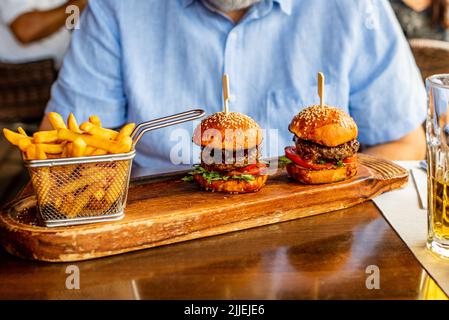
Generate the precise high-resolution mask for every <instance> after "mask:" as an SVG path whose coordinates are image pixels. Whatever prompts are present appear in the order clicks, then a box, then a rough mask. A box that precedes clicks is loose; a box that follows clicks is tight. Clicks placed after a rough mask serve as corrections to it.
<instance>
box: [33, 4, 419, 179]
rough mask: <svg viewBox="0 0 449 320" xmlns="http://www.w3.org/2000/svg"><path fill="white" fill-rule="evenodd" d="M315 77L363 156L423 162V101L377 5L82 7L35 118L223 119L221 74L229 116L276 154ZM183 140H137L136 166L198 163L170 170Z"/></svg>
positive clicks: (409, 58) (174, 136) (114, 121)
mask: <svg viewBox="0 0 449 320" xmlns="http://www.w3.org/2000/svg"><path fill="white" fill-rule="evenodd" d="M318 71H322V72H323V73H324V74H325V75H326V103H327V104H329V105H334V106H338V107H340V108H341V109H342V110H344V111H346V112H348V113H350V114H351V116H352V117H353V118H354V119H355V121H356V123H357V125H358V128H359V141H360V142H361V143H362V144H363V146H364V149H363V151H364V152H366V153H371V154H375V155H378V156H381V157H385V158H389V159H396V160H399V159H422V158H424V155H425V149H426V148H425V135H424V130H423V128H422V123H423V122H424V120H425V118H426V92H425V88H424V86H423V83H422V80H421V76H420V74H419V70H418V68H417V66H416V63H415V61H414V58H413V55H412V53H411V51H410V47H409V45H408V43H407V41H406V39H405V37H404V35H403V33H402V30H401V28H400V26H399V23H398V22H397V20H396V18H395V15H394V12H393V10H392V8H391V6H390V4H389V2H388V1H387V0H371V1H365V0H363V1H359V0H332V1H331V0H313V1H296V0H170V1H167V0H153V1H143V0H127V1H123V0H108V1H101V0H89V5H88V7H87V9H86V11H85V13H84V14H83V16H82V17H81V21H80V29H79V30H75V31H74V32H73V39H72V43H71V46H70V50H69V52H68V54H67V55H66V57H65V60H64V66H63V68H62V71H61V73H60V74H59V79H58V81H57V82H56V83H55V85H54V86H53V89H52V98H51V100H50V102H49V104H48V106H47V109H46V112H51V111H54V112H58V113H60V114H62V115H63V117H67V116H68V115H69V113H70V112H73V113H74V114H75V115H76V117H77V118H79V119H80V121H85V119H88V118H89V115H91V114H92V113H94V114H96V115H98V116H99V117H100V118H101V119H102V120H103V124H104V126H105V127H110V128H117V127H120V126H122V125H123V124H124V123H125V122H135V123H141V122H144V121H148V120H150V119H154V118H158V117H161V116H166V115H170V114H174V113H178V112H180V111H184V110H187V109H192V108H198V107H199V108H204V109H205V110H206V111H207V113H208V114H211V113H214V112H217V111H221V110H223V109H222V101H223V100H222V94H221V92H222V90H221V77H222V75H223V74H225V73H226V74H228V75H229V77H230V82H231V88H230V91H231V101H230V104H229V106H230V109H231V111H238V112H241V113H244V114H248V115H249V116H251V117H252V118H253V119H254V120H256V121H257V122H258V123H259V124H260V126H261V127H262V128H264V129H267V130H268V129H275V130H277V131H276V132H277V137H278V140H277V142H278V143H273V144H275V145H276V147H277V148H278V149H277V150H276V152H277V154H283V148H284V147H285V146H287V145H291V144H292V142H291V139H292V135H291V133H290V132H289V131H288V129H287V127H288V124H289V123H290V121H291V119H292V118H293V116H294V115H295V114H297V113H298V112H299V111H300V110H301V109H302V108H304V107H306V106H308V105H312V104H316V103H317V102H318V101H319V100H318V97H317V80H316V76H317V72H318ZM41 128H42V129H48V128H50V124H49V123H48V121H46V120H44V121H43V123H42V125H41ZM192 131H193V128H192V124H183V125H180V126H177V127H176V128H165V129H161V130H158V131H153V132H151V134H147V135H146V136H145V137H144V138H143V139H142V140H141V141H140V142H139V144H138V145H137V146H136V149H137V156H136V160H135V163H136V164H137V165H138V166H140V167H144V168H152V169H153V170H154V172H159V171H165V170H171V169H175V168H173V167H176V166H178V165H179V164H187V163H192V162H197V159H198V154H195V152H197V151H198V150H197V151H195V150H193V151H192V152H190V153H188V154H187V153H186V154H187V155H186V156H185V158H187V157H189V158H190V159H189V161H190V162H184V158H182V159H181V160H182V161H181V162H175V161H173V159H175V160H177V161H178V160H179V157H178V153H179V152H178V151H179V150H190V148H191V145H192V142H191V137H190V135H191V133H192ZM266 140H268V139H266ZM270 144H271V142H270ZM180 145H182V148H179V146H180ZM266 149H268V148H266ZM270 149H271V145H270ZM271 150H272V149H271ZM271 150H270V151H271ZM197 153H198V152H197ZM272 156H274V154H272ZM169 166H171V167H172V168H169Z"/></svg>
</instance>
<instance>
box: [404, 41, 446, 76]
mask: <svg viewBox="0 0 449 320" xmlns="http://www.w3.org/2000/svg"><path fill="white" fill-rule="evenodd" d="M410 46H411V48H412V51H413V55H414V56H415V60H416V64H417V65H418V67H419V69H420V71H421V75H422V77H423V79H426V78H427V77H429V76H431V75H433V74H439V73H449V42H445V41H439V40H431V39H411V40H410Z"/></svg>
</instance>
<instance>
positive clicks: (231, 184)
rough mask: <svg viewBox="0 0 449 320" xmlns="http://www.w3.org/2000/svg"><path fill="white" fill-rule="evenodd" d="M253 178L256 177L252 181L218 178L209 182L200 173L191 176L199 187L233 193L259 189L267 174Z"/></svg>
mask: <svg viewBox="0 0 449 320" xmlns="http://www.w3.org/2000/svg"><path fill="white" fill-rule="evenodd" d="M255 178H256V179H255V180H253V181H246V180H236V179H229V180H228V181H224V180H219V181H212V182H211V183H209V182H208V181H207V180H206V179H204V178H203V177H202V176H201V175H200V174H195V175H194V176H193V180H195V181H196V182H197V183H198V184H199V185H200V186H201V188H203V189H205V190H207V191H212V192H214V191H217V192H226V193H233V194H237V193H250V192H257V191H259V190H260V189H261V188H262V187H263V186H264V185H265V183H266V182H267V179H268V176H266V175H260V176H255Z"/></svg>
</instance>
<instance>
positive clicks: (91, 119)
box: [89, 116, 102, 128]
mask: <svg viewBox="0 0 449 320" xmlns="http://www.w3.org/2000/svg"><path fill="white" fill-rule="evenodd" d="M89 122H90V123H92V124H94V125H96V126H97V127H99V128H101V127H102V125H101V121H100V118H99V117H98V116H90V117H89Z"/></svg>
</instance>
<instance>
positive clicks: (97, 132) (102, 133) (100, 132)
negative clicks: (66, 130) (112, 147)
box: [80, 122, 119, 140]
mask: <svg viewBox="0 0 449 320" xmlns="http://www.w3.org/2000/svg"><path fill="white" fill-rule="evenodd" d="M80 128H81V130H84V131H86V132H87V133H89V134H91V135H93V136H97V137H100V138H103V139H106V140H115V139H116V138H117V136H118V135H119V133H118V132H117V131H114V130H111V129H105V128H101V127H97V126H96V125H94V124H92V123H90V122H84V123H83V124H81V126H80Z"/></svg>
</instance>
